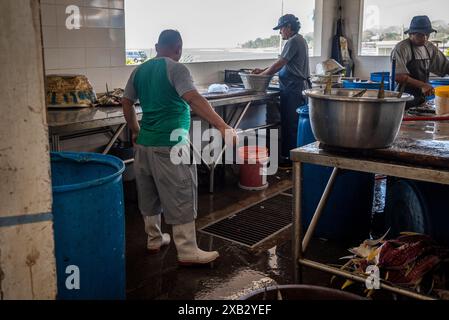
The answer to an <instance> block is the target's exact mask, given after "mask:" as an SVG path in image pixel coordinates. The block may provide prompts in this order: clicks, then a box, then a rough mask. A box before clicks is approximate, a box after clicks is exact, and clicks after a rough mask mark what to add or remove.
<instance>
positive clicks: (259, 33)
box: [125, 0, 315, 49]
mask: <svg viewBox="0 0 449 320" xmlns="http://www.w3.org/2000/svg"><path fill="white" fill-rule="evenodd" d="M282 2H283V3H284V14H285V13H293V14H295V15H296V16H298V17H299V19H300V21H301V23H302V29H301V33H303V34H304V33H308V32H312V31H313V9H314V5H315V0H162V1H161V0H126V1H125V23H126V29H125V30H126V48H127V49H147V48H148V49H149V48H153V47H154V44H155V43H156V42H157V38H158V36H159V33H160V32H161V31H162V30H164V29H177V30H179V31H180V32H181V35H182V37H183V41H184V48H235V47H237V46H238V44H242V43H245V42H246V41H249V40H255V39H256V38H258V37H261V38H265V37H267V38H268V37H270V36H272V35H276V34H279V31H273V30H272V29H273V27H275V26H276V24H277V21H278V19H279V17H280V16H281V8H282Z"/></svg>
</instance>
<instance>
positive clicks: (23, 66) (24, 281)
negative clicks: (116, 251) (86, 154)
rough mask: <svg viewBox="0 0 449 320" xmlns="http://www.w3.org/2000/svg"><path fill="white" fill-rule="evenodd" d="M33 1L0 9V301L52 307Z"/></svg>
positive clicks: (17, 0) (11, 1) (10, 2)
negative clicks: (37, 301)
mask: <svg viewBox="0 0 449 320" xmlns="http://www.w3.org/2000/svg"><path fill="white" fill-rule="evenodd" d="M43 70H44V68H43V59H42V46H41V23H40V15H39V0H2V1H0V97H1V100H0V110H1V116H0V137H1V139H0V178H1V179H0V299H54V298H55V296H56V268H55V255H54V240H53V222H52V216H51V202H52V198H51V179H50V163H49V145H48V132H47V125H46V107H45V99H44V92H45V90H44V72H43Z"/></svg>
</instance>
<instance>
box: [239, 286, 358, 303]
mask: <svg viewBox="0 0 449 320" xmlns="http://www.w3.org/2000/svg"><path fill="white" fill-rule="evenodd" d="M239 300H249V301H252V300H256V301H263V300H297V301H299V300H303V301H309V300H312V301H317V300H321V301H324V300H333V301H349V300H367V299H366V298H363V297H360V296H357V295H355V294H352V293H349V292H344V291H341V290H335V289H329V288H324V287H317V286H309V285H287V286H277V287H270V288H265V289H260V290H257V291H254V292H251V293H250V294H248V295H246V296H244V297H241V298H240V299H239Z"/></svg>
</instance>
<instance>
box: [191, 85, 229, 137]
mask: <svg viewBox="0 0 449 320" xmlns="http://www.w3.org/2000/svg"><path fill="white" fill-rule="evenodd" d="M182 98H183V99H184V100H185V101H186V102H187V103H188V104H189V105H190V107H191V108H192V110H193V112H195V114H196V115H198V116H199V117H200V118H202V119H204V120H205V121H207V122H209V123H210V124H211V125H213V126H214V127H215V128H217V129H218V130H219V131H220V132H221V134H222V136H223V137H225V134H226V130H230V131H231V133H232V135H233V140H234V143H235V141H236V136H237V134H236V132H235V130H233V129H232V128H231V127H230V126H229V125H227V124H226V122H224V120H223V119H222V118H221V117H220V116H219V115H218V114H217V113H216V112H215V110H214V109H213V108H212V106H211V105H210V103H209V102H208V101H207V100H206V99H205V98H204V97H203V96H202V95H201V94H200V93H199V92H198V91H197V90H192V91H189V92H186V93H185V94H184V95H183V96H182Z"/></svg>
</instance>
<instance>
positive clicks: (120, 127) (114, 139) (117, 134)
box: [103, 123, 126, 154]
mask: <svg viewBox="0 0 449 320" xmlns="http://www.w3.org/2000/svg"><path fill="white" fill-rule="evenodd" d="M125 127H126V123H124V124H121V125H120V126H119V127H118V129H117V130H116V131H115V133H114V135H113V136H112V138H111V140H109V143H108V145H107V146H106V148H105V149H104V151H103V154H108V153H109V151H110V150H111V148H112V146H113V145H114V143H115V141H117V138H118V137H119V135H120V134H121V133H122V131H123V129H125Z"/></svg>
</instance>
